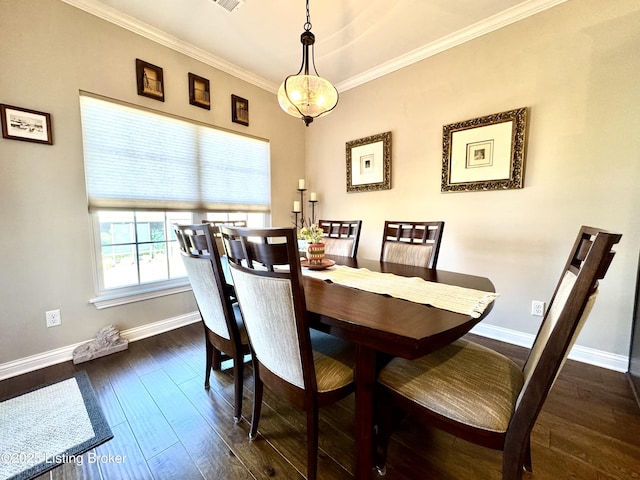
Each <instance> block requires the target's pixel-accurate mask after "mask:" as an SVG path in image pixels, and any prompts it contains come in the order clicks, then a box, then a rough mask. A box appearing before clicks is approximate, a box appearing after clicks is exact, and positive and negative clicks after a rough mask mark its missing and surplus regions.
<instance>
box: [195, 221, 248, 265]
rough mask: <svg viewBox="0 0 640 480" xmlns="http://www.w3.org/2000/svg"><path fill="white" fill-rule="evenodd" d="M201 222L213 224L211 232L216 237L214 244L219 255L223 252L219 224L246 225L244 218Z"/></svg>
mask: <svg viewBox="0 0 640 480" xmlns="http://www.w3.org/2000/svg"><path fill="white" fill-rule="evenodd" d="M202 223H210V224H211V225H213V233H214V235H215V239H216V246H217V247H218V252H219V253H220V255H222V254H224V248H223V247H222V240H221V236H220V225H231V226H233V227H246V226H247V221H246V220H206V219H205V220H202ZM223 266H224V265H223Z"/></svg>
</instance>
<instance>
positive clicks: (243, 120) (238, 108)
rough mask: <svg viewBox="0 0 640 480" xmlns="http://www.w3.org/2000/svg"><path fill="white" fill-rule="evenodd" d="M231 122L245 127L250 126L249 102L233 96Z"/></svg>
mask: <svg viewBox="0 0 640 480" xmlns="http://www.w3.org/2000/svg"><path fill="white" fill-rule="evenodd" d="M231 121H232V122H234V123H239V124H240V125H244V126H245V127H248V126H249V100H247V99H246V98H242V97H239V96H237V95H233V94H232V95H231Z"/></svg>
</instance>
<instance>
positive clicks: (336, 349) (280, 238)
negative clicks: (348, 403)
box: [220, 225, 355, 479]
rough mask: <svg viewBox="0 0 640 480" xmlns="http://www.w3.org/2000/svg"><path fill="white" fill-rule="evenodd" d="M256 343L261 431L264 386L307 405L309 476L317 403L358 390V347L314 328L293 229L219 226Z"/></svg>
mask: <svg viewBox="0 0 640 480" xmlns="http://www.w3.org/2000/svg"><path fill="white" fill-rule="evenodd" d="M220 230H221V232H222V240H223V243H224V247H225V250H226V254H227V257H228V258H229V265H230V267H231V274H232V276H233V281H234V285H235V287H236V294H237V295H238V302H239V304H240V309H241V310H242V315H243V318H244V322H245V325H246V327H247V333H248V335H249V343H250V345H251V351H252V359H253V378H254V400H253V413H252V419H251V428H250V432H249V438H250V439H254V438H255V437H256V435H257V433H258V424H259V421H260V410H261V406H262V395H263V387H264V385H265V384H266V385H267V387H269V389H270V390H272V391H273V392H274V393H276V394H277V395H278V396H279V397H281V398H284V399H287V400H288V401H289V402H290V403H292V404H293V405H295V406H297V407H299V408H302V409H304V410H305V411H306V416H307V422H306V423H307V478H308V479H315V478H316V471H317V463H318V410H319V408H320V407H323V406H325V405H328V404H331V403H334V402H336V401H337V400H339V399H341V398H344V397H345V396H347V395H348V394H350V393H351V392H353V390H354V372H353V365H354V358H355V357H354V349H353V346H352V345H351V344H350V343H348V342H345V341H344V340H341V339H339V338H337V337H332V336H330V335H328V334H326V333H322V332H318V331H313V333H311V331H310V328H309V320H308V318H307V309H306V302H305V294H304V287H303V280H302V271H301V268H300V258H299V253H298V244H297V240H296V235H295V230H294V229H293V228H263V229H251V228H231V227H227V226H226V225H223V226H221V227H220Z"/></svg>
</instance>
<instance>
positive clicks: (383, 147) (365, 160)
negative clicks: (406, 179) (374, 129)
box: [346, 132, 391, 192]
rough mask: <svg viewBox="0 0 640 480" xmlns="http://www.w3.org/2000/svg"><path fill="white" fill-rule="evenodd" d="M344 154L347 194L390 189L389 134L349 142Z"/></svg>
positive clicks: (379, 134)
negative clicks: (345, 155) (345, 156)
mask: <svg viewBox="0 0 640 480" xmlns="http://www.w3.org/2000/svg"><path fill="white" fill-rule="evenodd" d="M346 154H347V192H371V191H375V190H390V189H391V132H384V133H378V134H376V135H371V136H369V137H364V138H360V139H358V140H351V141H349V142H347V144H346ZM356 161H357V165H356V164H355V163H354V162H356Z"/></svg>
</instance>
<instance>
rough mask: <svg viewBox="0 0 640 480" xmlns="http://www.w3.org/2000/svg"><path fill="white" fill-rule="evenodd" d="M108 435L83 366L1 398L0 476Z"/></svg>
mask: <svg viewBox="0 0 640 480" xmlns="http://www.w3.org/2000/svg"><path fill="white" fill-rule="evenodd" d="M111 438H113V434H112V433H111V429H110V428H109V424H108V423H107V421H106V419H105V417H104V414H103V413H102V410H101V408H100V405H99V404H98V401H97V399H96V395H95V392H94V390H93V387H92V385H91V381H90V380H89V377H88V375H87V373H86V372H84V371H82V372H78V373H76V374H75V375H74V376H72V377H70V378H66V379H63V380H60V381H58V382H56V383H53V384H50V385H43V386H40V387H37V388H36V389H34V390H31V391H29V392H27V393H23V394H21V395H18V396H14V397H12V398H9V399H5V400H3V401H2V402H0V480H6V479H11V480H26V479H29V478H34V477H37V476H38V475H41V474H43V473H44V472H47V471H48V470H51V469H53V468H55V467H57V466H58V465H61V464H63V463H68V462H75V463H78V462H82V461H83V458H82V457H81V455H82V454H83V453H84V452H86V451H88V450H91V449H92V448H94V447H96V446H98V445H100V444H101V443H104V442H106V441H107V440H110V439H111Z"/></svg>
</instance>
